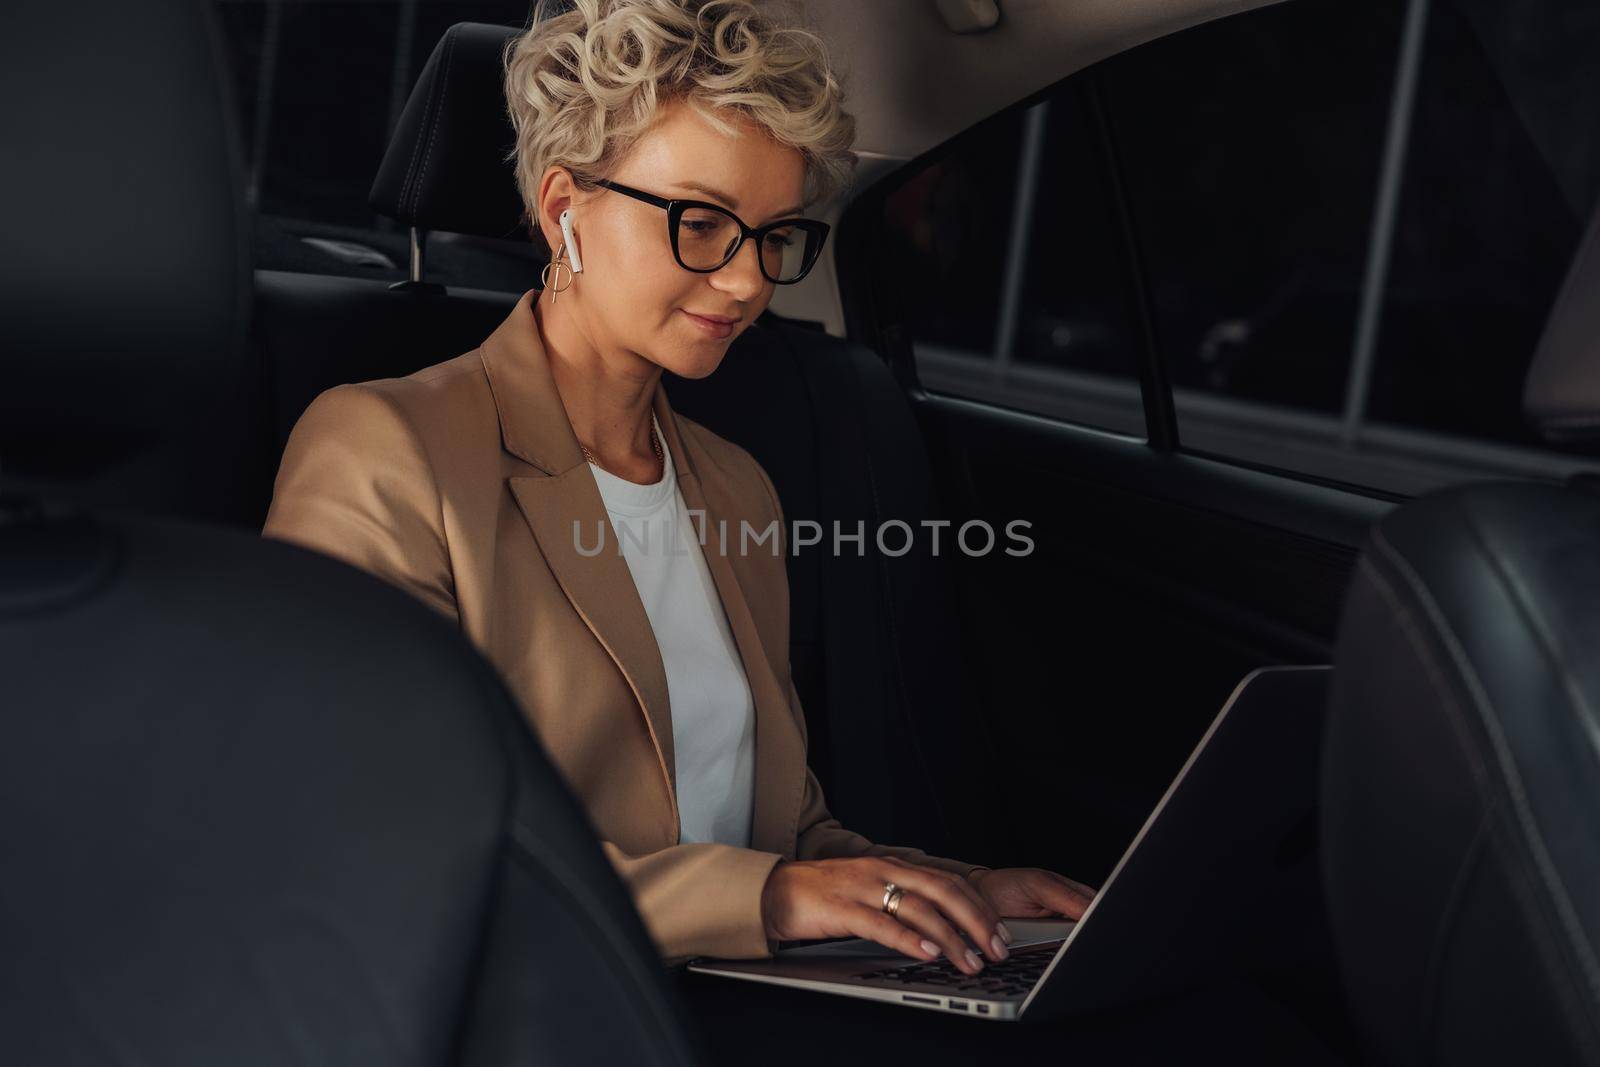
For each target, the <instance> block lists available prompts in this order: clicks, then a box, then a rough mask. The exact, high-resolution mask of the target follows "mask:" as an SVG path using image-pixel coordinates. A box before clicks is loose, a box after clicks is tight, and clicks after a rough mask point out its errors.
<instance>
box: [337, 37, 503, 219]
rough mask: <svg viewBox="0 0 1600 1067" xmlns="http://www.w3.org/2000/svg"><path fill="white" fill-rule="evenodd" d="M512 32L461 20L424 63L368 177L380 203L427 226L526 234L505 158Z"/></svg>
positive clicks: (393, 213) (385, 211) (392, 215)
mask: <svg viewBox="0 0 1600 1067" xmlns="http://www.w3.org/2000/svg"><path fill="white" fill-rule="evenodd" d="M518 32H520V31H518V30H516V29H514V28H512V27H508V26H490V25H487V24H484V23H480V22H460V23H457V24H456V25H454V26H451V27H450V29H448V30H447V31H445V35H444V36H443V37H442V38H440V40H439V44H438V45H437V46H436V47H435V48H434V50H433V54H432V55H430V56H429V57H428V62H427V64H426V65H425V66H424V67H423V69H422V75H421V76H420V77H419V78H418V80H417V84H416V88H414V89H413V90H412V92H411V96H410V98H409V99H408V100H407V101H406V106H405V110H404V111H403V112H402V113H401V115H400V122H399V124H398V126H397V127H396V128H395V132H394V136H393V138H392V139H391V140H390V142H389V150H388V151H387V152H385V153H384V157H383V164H382V165H381V166H380V167H379V168H378V177H377V180H376V181H374V182H373V183H372V193H371V195H370V197H369V202H370V203H371V204H372V206H373V207H374V208H375V209H377V210H378V211H380V212H382V213H383V214H385V215H388V216H389V217H390V218H394V219H398V220H400V221H401V222H404V223H406V224H408V225H411V226H416V227H418V228H419V229H423V230H443V231H446V232H448V233H470V234H476V235H477V236H480V237H504V238H518V237H521V238H523V239H526V234H527V230H526V229H525V227H524V226H523V223H522V218H523V215H524V211H523V207H522V197H521V195H520V194H519V193H518V192H517V183H516V172H515V170H514V169H513V167H512V165H511V163H510V161H509V159H508V157H509V155H510V153H511V150H512V148H513V146H514V145H515V144H516V134H515V132H514V131H513V130H512V128H511V119H510V117H509V116H508V115H507V113H506V108H505V95H504V90H503V88H502V78H503V75H502V73H501V59H500V55H501V51H502V50H503V49H504V47H505V45H506V43H507V42H508V41H509V40H510V39H511V38H512V37H513V36H515V35H516V34H517V33H518Z"/></svg>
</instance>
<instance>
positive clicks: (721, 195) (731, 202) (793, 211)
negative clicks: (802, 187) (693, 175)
mask: <svg viewBox="0 0 1600 1067" xmlns="http://www.w3.org/2000/svg"><path fill="white" fill-rule="evenodd" d="M677 186H678V188H679V189H692V190H694V191H695V192H697V193H704V194H706V195H707V196H709V197H712V198H713V199H716V200H720V201H722V202H723V203H724V204H725V205H727V207H728V208H729V209H730V210H732V211H738V210H739V201H738V200H736V199H734V198H733V197H731V196H729V195H728V194H727V193H725V192H723V191H722V190H721V189H713V188H712V187H711V186H709V185H702V184H701V183H700V182H678V183H677ZM804 210H805V205H804V204H796V205H795V206H794V207H786V208H784V209H783V210H782V211H780V212H778V213H777V214H776V215H774V216H772V217H773V218H775V219H781V218H787V217H788V216H790V215H798V214H799V213H800V212H802V211H804Z"/></svg>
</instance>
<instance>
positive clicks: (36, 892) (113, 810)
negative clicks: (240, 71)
mask: <svg viewBox="0 0 1600 1067" xmlns="http://www.w3.org/2000/svg"><path fill="white" fill-rule="evenodd" d="M208 7H209V5H208V4H206V3H203V2H202V0H156V2H153V3H146V4H137V5H131V4H127V3H125V2H123V0H91V2H89V3H86V4H84V3H80V4H76V5H70V6H68V7H62V6H61V5H59V4H49V5H47V4H44V3H36V2H34V0H25V2H24V3H23V4H22V5H21V6H20V7H18V6H17V5H12V7H10V8H8V9H7V22H6V33H5V34H3V35H0V48H3V49H4V53H3V54H4V56H5V58H6V60H7V64H8V66H7V68H6V69H7V76H8V77H13V78H16V79H19V80H18V82H17V84H19V85H27V87H28V91H29V93H30V94H31V96H32V98H33V99H35V100H37V101H39V102H40V103H39V106H37V107H35V108H31V109H30V108H14V109H11V110H9V111H8V112H7V115H6V119H5V120H4V121H5V122H6V123H7V126H6V127H5V129H4V134H5V135H6V136H7V147H8V149H11V150H13V153H14V154H12V155H10V156H8V160H7V166H6V167H4V168H0V173H3V174H4V175H5V178H4V179H3V180H5V181H6V182H8V183H9V184H8V187H7V189H8V191H12V192H16V191H17V188H16V187H17V186H18V185H20V186H21V187H22V191H23V192H26V193H28V194H31V195H33V200H32V201H31V204H30V206H31V207H33V208H34V209H35V210H36V212H37V215H36V216H34V217H30V216H27V215H26V213H24V214H23V215H20V216H19V217H18V218H16V219H15V220H13V231H14V232H16V233H19V234H20V235H21V237H20V243H16V244H13V243H10V242H8V243H7V245H6V248H5V254H4V255H3V256H0V262H4V263H5V264H6V267H5V269H6V270H7V271H9V272H11V273H10V274H8V276H7V279H8V282H9V283H10V284H9V286H8V289H7V292H6V294H5V296H4V297H3V299H4V300H5V301H6V304H5V308H4V310H5V314H4V316H3V319H4V322H3V325H0V331H3V337H4V341H5V344H4V346H3V347H4V349H5V351H6V356H5V359H6V365H5V367H4V372H5V374H6V378H7V391H6V392H5V393H4V394H3V395H0V412H3V418H0V422H4V424H5V426H6V430H5V431H4V436H3V437H0V445H3V446H4V447H5V448H7V449H11V448H16V449H18V451H19V453H20V455H22V456H23V457H25V458H37V459H38V462H37V464H36V466H37V467H38V470H37V471H36V472H35V475H34V476H33V477H30V478H27V479H22V478H13V479H12V481H13V482H14V483H23V482H34V483H48V487H49V489H50V492H49V493H48V494H45V493H42V492H41V493H29V494H22V493H20V492H19V493H14V494H11V495H5V494H0V678H3V679H4V684H3V693H4V695H3V697H0V705H3V707H4V709H5V712H6V717H5V719H6V727H7V729H6V734H5V737H4V740H3V742H0V870H3V872H4V873H3V875H0V1060H4V1062H6V1063H40V1064H52V1065H72V1064H80V1063H82V1064H88V1063H107V1062H116V1063H161V1064H196V1065H200V1064H206V1065H210V1064H228V1065H230V1067H248V1065H250V1064H256V1063H260V1064H267V1063H273V1064H278V1063H287V1062H294V1063H330V1064H334V1063H349V1064H355V1063H386V1064H443V1063H461V1064H469V1065H478V1064H483V1065H501V1064H507V1063H556V1064H561V1063H600V1064H637V1063H645V1064H673V1065H680V1064H687V1063H689V1062H692V1061H693V1060H694V1059H696V1058H697V1057H696V1056H695V1055H694V1050H693V1048H692V1046H691V1044H690V1042H689V1039H688V1038H687V1037H686V1035H685V1033H684V1032H683V1030H682V1029H681V1024H680V1022H679V1020H680V1011H679V1008H678V1005H677V1002H676V1000H675V999H674V997H675V994H674V992H673V990H671V989H670V988H669V987H668V986H667V985H666V976H665V974H664V972H663V970H662V968H661V966H660V961H659V958H658V957H657V956H656V954H655V951H654V948H653V947H652V946H651V944H650V942H649V939H648V935H647V934H646V932H645V930H644V927H643V924H642V922H641V920H640V919H639V916H638V914H637V912H636V911H635V910H634V908H633V905H632V901H631V899H630V898H629V896H628V893H627V890H626V889H625V887H624V886H623V885H622V884H621V882H620V881H619V880H618V879H617V877H616V874H615V872H614V871H613V870H612V869H611V867H610V864H609V863H608V862H607V861H606V860H605V858H604V856H603V855H602V854H601V852H600V849H599V846H598V844H597V842H596V840H595V837H594V833H593V828H592V827H591V825H590V824H589V821H588V819H587V816H586V814H585V812H584V811H583V809H582V808H581V807H580V806H579V805H578V803H577V801H576V800H575V799H574V798H573V796H572V795H571V793H570V792H569V791H568V790H567V788H566V786H565V783H564V782H563V781H562V779H561V777H560V775H559V773H557V772H556V771H555V769H554V768H553V767H552V766H551V765H550V764H549V762H548V760H547V759H546V758H545V756H544V754H543V753H542V751H541V750H540V749H539V747H538V745H537V743H536V741H535V739H534V737H533V735H532V733H531V731H529V730H528V729H527V727H526V725H525V723H524V720H523V719H522V717H521V715H520V712H519V711H518V710H517V709H516V708H515V706H514V705H513V703H512V701H511V699H510V697H509V696H508V694H507V692H506V691H505V689H504V687H503V686H502V684H501V682H500V681H499V679H498V678H497V677H496V676H495V675H494V673H493V671H492V670H491V669H490V668H489V667H488V666H487V665H486V664H485V663H484V662H483V660H482V659H481V658H480V657H479V656H478V655H477V654H476V652H474V651H473V649H472V648H471V647H470V646H469V645H468V644H467V643H466V641H465V640H464V638H463V637H462V636H461V635H460V634H459V633H458V632H457V631H456V630H455V629H454V628H452V627H450V626H448V625H447V624H445V623H444V622H443V621H442V620H440V619H438V618H437V617H436V616H435V615H434V614H433V613H431V612H429V611H428V610H427V608H425V607H423V606H422V605H420V604H417V603H415V602H414V601H413V600H412V599H411V598H410V597H408V596H407V595H406V594H405V593H403V592H401V591H399V590H396V589H393V588H391V587H390V586H389V585H387V584H386V583H384V582H382V581H381V580H379V579H377V578H374V577H372V576H370V575H367V574H364V573H362V572H360V571H358V570H356V569H355V568H351V567H348V566H346V565H344V564H341V563H338V562H336V561H333V560H330V559H327V558H325V557H322V556H319V555H317V554H315V553H311V552H307V551H305V550H303V549H300V548H297V547H295V546H291V545H285V544H281V543H278V542H273V541H268V540H263V539H262V538H260V537H259V536H258V535H257V533H256V532H255V530H254V529H251V530H249V531H248V532H243V531H229V530H224V529H221V528H219V527H214V526H201V525H196V524H191V523H187V522H181V521H176V520H171V519H161V520H157V519H152V518H141V517H137V516H135V515H133V514H129V513H127V512H124V511H120V510H117V509H113V508H102V509H100V510H98V511H88V510H83V509H82V508H81V507H80V506H79V505H77V504H68V503H65V502H63V500H62V499H61V498H65V497H69V496H78V497H85V498H90V499H94V500H98V501H102V502H107V501H109V502H111V503H116V502H119V501H123V500H126V501H131V502H135V503H137V504H138V505H140V507H141V508H143V509H146V510H159V509H163V508H165V507H167V506H168V505H169V504H172V503H173V502H175V501H177V502H182V503H192V502H193V501H195V500H200V501H207V500H212V499H215V498H217V497H219V496H223V495H225V494H226V492H227V490H228V489H229V488H230V487H231V486H232V485H233V484H235V483H240V484H243V483H247V482H248V479H247V478H245V477H242V474H243V472H242V471H241V470H240V469H239V468H238V466H237V464H236V463H235V462H234V457H233V456H232V455H231V454H230V453H229V452H228V451H227V450H226V449H225V448H224V444H225V442H226V440H227V438H226V437H219V438H216V439H211V438H203V437H201V438H193V439H191V437H190V436H189V435H188V433H187V431H191V430H192V431H193V432H194V433H198V432H199V429H200V425H203V419H200V418H199V417H198V416H197V413H203V412H206V411H209V410H212V409H215V411H216V412H217V413H218V416H219V417H221V416H224V415H228V414H229V413H230V410H231V409H230V408H229V407H228V400H229V398H230V395H231V394H229V393H228V392H227V390H226V389H225V388H224V383H226V382H227V381H230V380H232V376H234V375H236V374H238V373H241V372H240V370H239V368H243V367H248V366H249V364H248V362H247V361H246V360H245V358H244V356H243V353H242V351H241V345H240V341H241V339H242V337H243V333H244V318H245V314H246V311H247V301H246V300H245V299H244V298H243V295H242V294H243V293H244V292H246V291H247V290H246V289H245V288H244V287H245V286H246V285H247V283H248V279H249V277H250V275H249V270H248V262H247V261H246V259H245V258H244V256H245V255H246V253H247V248H246V246H245V245H244V244H243V243H242V238H241V237H240V233H241V232H242V228H240V227H236V226H235V222H236V220H237V219H238V218H239V217H240V216H241V213H242V204H241V200H242V197H241V195H240V192H241V186H240V185H239V184H238V183H237V181H236V180H235V179H236V175H235V174H234V173H233V171H232V169H231V168H230V167H229V166H228V165H227V163H228V152H229V147H228V141H229V134H228V132H227V130H226V123H225V120H226V118H227V117H228V115H229V114H230V112H229V111H228V109H227V106H226V98H225V96H224V95H222V94H221V93H220V90H219V85H220V82H219V80H218V78H217V70H216V66H215V62H214V60H215V55H214V48H213V44H212V28H211V25H210V19H209V11H208ZM41 41H44V42H63V41H70V42H72V43H73V46H74V49H75V53H76V56H77V58H76V59H75V60H74V62H72V63H62V62H61V58H60V51H59V49H57V48H53V47H41V45H40V42H41ZM153 57H159V62H157V61H156V60H155V59H154V58H153ZM86 71H89V72H92V73H93V76H92V77H91V76H88V75H86V73H85V72H86ZM107 86H114V88H115V91H114V92H112V91H108V90H107ZM47 102H48V106H47ZM57 105H59V106H57ZM86 146H90V147H86ZM94 146H104V152H102V151H101V150H100V148H99V147H94ZM19 195H20V194H19ZM102 209H104V210H103V212H102ZM91 228H92V229H91ZM97 232H100V233H104V232H109V233H110V234H111V236H112V237H126V238H127V239H128V241H127V243H126V244H125V245H124V244H122V243H118V242H117V241H114V240H113V241H109V242H106V243H104V244H97V243H96V242H95V236H96V233H97ZM46 238H53V239H55V240H54V241H51V240H47V239H46ZM249 376H250V377H251V378H252V381H253V375H249ZM290 387H292V385H291V386H290ZM169 394H170V395H169ZM174 405H176V406H174ZM208 405H209V406H208ZM180 414H181V415H183V416H184V417H185V419H184V420H177V416H178V415H180ZM13 416H16V417H17V418H16V419H15V421H7V420H11V419H12V418H13ZM163 420H175V421H183V426H184V427H185V429H186V433H183V434H180V433H176V432H172V429H173V428H172V427H169V426H167V425H165V424H164V422H163ZM236 421H237V420H236ZM197 423H198V424H200V425H197ZM47 430H48V431H50V432H51V433H53V434H55V435H56V438H57V439H59V440H61V441H65V442H67V443H69V444H81V445H83V446H84V449H83V451H84V452H86V453H87V454H90V455H91V456H92V457H94V458H101V459H103V460H104V462H101V463H97V464H92V465H89V466H88V467H79V466H75V465H73V464H64V463H57V464H56V465H55V466H53V467H51V466H48V465H47V464H45V463H44V462H43V461H44V460H46V459H59V453H58V452H55V451H52V450H51V447H50V446H51V439H50V438H48V437H46V436H43V434H44V431H47ZM124 433H126V434H127V435H130V436H128V439H127V440H126V441H125V440H123V439H122V437H121V436H120V435H123V434H124ZM113 435H117V436H116V440H111V439H110V438H111V437H112V436H113ZM178 444H186V445H187V447H175V446H176V445H178ZM208 448H209V449H212V450H213V451H212V452H206V451H205V450H206V449H208ZM189 451H195V452H203V453H204V454H203V455H197V456H191V455H189V454H188V453H189ZM9 458H10V456H9V455H7V454H5V453H0V460H5V459H9ZM118 460H121V461H123V462H122V464H121V465H120V466H119V465H117V463H116V461H118ZM195 464H212V465H213V467H214V469H213V467H204V466H196V465H195ZM202 473H203V474H204V476H202ZM47 475H48V477H46V476H47ZM163 490H171V496H170V497H169V496H166V495H163ZM174 510H183V509H181V508H174Z"/></svg>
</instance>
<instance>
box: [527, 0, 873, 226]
mask: <svg viewBox="0 0 1600 1067" xmlns="http://www.w3.org/2000/svg"><path fill="white" fill-rule="evenodd" d="M552 3H554V4H555V5H556V6H559V7H567V8H570V10H565V11H562V12H560V13H548V12H547V9H548V8H550V7H551V6H552ZM768 8H770V5H768V4H764V5H763V8H757V6H756V5H755V4H754V3H753V2H751V0H537V3H536V4H535V6H534V8H533V12H532V17H531V18H530V20H529V23H528V27H527V28H526V29H525V30H524V31H523V32H522V33H520V34H518V35H517V36H516V37H513V38H512V39H511V40H510V41H509V42H508V43H507V45H506V49H505V54H504V57H503V59H504V69H505V97H506V108H507V110H508V111H509V113H510V116H511V124H512V127H513V128H514V129H515V131H516V145H515V147H514V148H513V149H512V151H511V153H510V155H509V156H508V157H507V159H508V161H514V162H515V165H516V176H517V188H518V191H519V192H520V193H521V194H522V202H523V205H524V207H525V209H526V216H525V217H526V219H527V220H529V222H530V224H531V222H532V219H533V218H534V216H535V214H536V213H537V209H538V203H537V202H538V196H539V182H540V179H541V178H542V177H543V176H544V172H545V171H546V170H547V169H548V168H549V167H550V165H551V164H559V165H561V166H564V167H566V168H567V169H568V170H569V171H570V172H571V173H572V176H573V179H574V181H575V183H576V184H577V185H578V187H579V188H580V189H585V190H589V189H593V188H595V182H596V180H597V179H600V178H606V177H610V176H611V171H612V169H613V168H614V167H615V166H616V164H617V162H618V161H619V160H620V159H621V158H622V157H623V156H625V155H626V154H627V153H628V151H629V150H630V149H631V148H632V147H633V146H634V144H635V143H637V141H638V140H639V138H640V137H642V136H643V135H644V134H645V132H646V131H647V130H648V129H649V128H650V127H651V125H652V124H653V123H654V122H655V120H656V118H657V116H658V114H659V112H660V110H661V109H662V108H663V107H664V106H665V105H666V104H668V103H671V102H673V101H677V100H681V101H683V102H685V103H686V104H688V105H689V106H691V107H693V108H695V110H696V111H697V112H698V113H699V114H700V115H701V116H703V117H704V118H705V119H706V121H707V122H709V123H711V125H712V126H713V127H714V128H716V129H718V130H719V131H721V132H723V133H727V134H733V133H734V132H736V131H735V127H734V126H733V125H732V124H730V123H728V122H726V121H725V120H724V118H723V117H722V116H723V115H725V114H736V115H739V116H741V117H744V118H748V119H750V120H753V121H754V122H755V123H756V124H757V125H758V126H759V127H761V128H763V129H765V130H766V132H768V133H769V134H770V135H771V136H772V137H773V138H774V139H776V140H777V141H778V142H779V143H782V144H786V145H790V146H792V147H794V148H796V149H798V150H799V151H800V153H801V156H802V158H803V160H804V163H805V189H804V194H803V195H804V196H805V199H806V203H808V204H810V203H815V202H818V201H821V200H825V199H828V198H830V197H832V196H834V195H835V194H837V193H838V192H839V191H841V190H842V189H843V188H844V187H845V186H847V185H848V184H849V182H850V178H851V174H852V171H853V170H854V167H855V165H856V162H857V157H856V154H855V153H854V152H852V151H851V150H850V146H851V144H852V142H854V140H855V125H856V124H855V118H854V117H853V116H852V115H850V114H849V113H847V112H846V111H845V110H844V108H843V106H842V102H843V95H844V94H843V91H842V88H841V86H840V84H839V81H838V79H837V78H836V77H835V76H834V72H833V70H832V69H831V67H830V65H829V63H828V58H827V52H826V49H825V47H824V45H823V42H822V39H821V38H820V37H818V36H817V35H816V34H815V33H813V32H811V31H810V30H808V29H805V28H804V27H803V26H802V25H800V23H799V20H798V18H795V19H789V18H778V17H773V16H772V15H769V14H768V10H766V9H768ZM533 233H534V235H535V239H536V240H538V241H539V242H540V243H541V244H542V243H543V241H542V235H541V231H540V230H539V228H538V227H537V226H533Z"/></svg>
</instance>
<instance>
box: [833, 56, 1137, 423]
mask: <svg viewBox="0 0 1600 1067" xmlns="http://www.w3.org/2000/svg"><path fill="white" fill-rule="evenodd" d="M1113 199H1114V191H1113V187H1112V185H1111V182H1110V176H1109V170H1108V167H1107V156H1106V151H1105V144H1104V138H1103V137H1102V136H1101V133H1100V131H1099V128H1098V126H1097V122H1096V117H1095V111H1094V107H1093V100H1092V97H1091V93H1090V86H1088V85H1087V84H1086V83H1083V82H1074V83H1071V84H1068V85H1066V86H1064V87H1062V88H1061V89H1060V90H1059V91H1057V92H1054V93H1052V94H1051V95H1050V96H1049V97H1048V98H1047V99H1044V100H1041V101H1038V102H1036V103H1034V104H1033V105H1032V106H1029V107H1026V108H1014V109H1011V110H1010V111H1008V112H1006V113H1005V114H1003V115H1001V116H999V117H997V118H996V119H994V120H991V121H990V122H987V123H985V124H983V125H981V126H979V127H978V128H976V129H974V130H972V131H970V132H969V133H967V134H966V135H964V136H962V137H960V138H958V139H957V140H956V141H954V142H952V143H951V144H949V145H947V146H945V147H944V148H943V149H941V150H940V151H938V152H937V153H935V154H933V156H932V157H930V158H927V159H924V160H921V161H919V162H918V164H917V165H915V166H913V167H910V168H907V170H906V171H905V172H903V173H902V174H900V175H899V176H898V180H897V181H896V184H895V186H894V188H893V189H892V191H889V192H888V193H887V195H886V196H884V197H883V199H882V201H881V208H880V209H878V210H879V211H881V214H879V215H878V217H877V221H878V223H879V228H880V231H881V240H880V241H876V242H871V243H870V244H869V247H868V248H867V249H866V250H865V251H866V252H867V254H869V255H870V256H871V257H872V262H871V263H870V264H867V265H862V264H856V265H851V266H854V267H859V266H865V267H866V269H867V270H868V271H869V272H870V275H871V277H873V278H875V279H877V281H878V282H879V284H880V285H881V286H882V287H883V288H884V290H885V295H886V297H887V299H890V300H892V301H893V302H894V303H895V305H896V308H897V310H896V317H897V320H898V321H899V322H901V323H902V324H903V325H904V328H905V330H906V332H907V334H908V335H909V341H910V344H911V350H912V353H913V357H914V359H915V362H916V369H917V376H918V378H919V380H920V381H921V384H922V385H923V386H924V387H925V388H927V389H929V390H931V391H934V392H946V393H954V394H957V395H961V396H970V397H976V398H980V399H983V400H986V401H989V402H991V403H995V404H1000V405H1004V406H1007V407H1013V408H1017V409H1020V410H1025V411H1031V412H1036V413H1040V414H1046V415H1051V416H1056V417H1059V418H1063V419H1067V420H1070V421H1074V422H1080V423H1084V424H1086V425H1090V426H1094V427H1099V428H1104V429H1110V430H1115V431H1119V432H1124V433H1130V434H1138V435H1141V436H1142V435H1143V434H1144V413H1143V408H1142V400H1141V396H1140V392H1139V383H1138V379H1137V367H1138V359H1139V355H1140V351H1141V349H1140V340H1139V337H1140V333H1139V316H1138V314H1137V310H1136V309H1137V303H1136V299H1135V287H1134V279H1133V272H1132V266H1131V264H1130V262H1129V260H1128V255H1127V248H1126V243H1125V242H1124V240H1123V238H1122V235H1121V222H1120V220H1119V218H1118V216H1117V214H1116V213H1115V212H1114V211H1108V210H1107V204H1108V203H1111V202H1112V201H1113Z"/></svg>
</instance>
